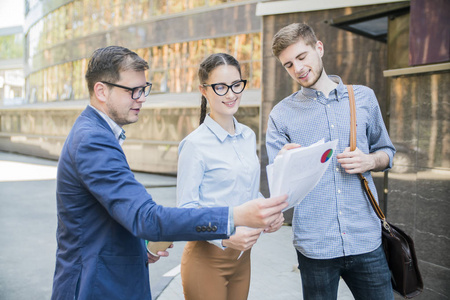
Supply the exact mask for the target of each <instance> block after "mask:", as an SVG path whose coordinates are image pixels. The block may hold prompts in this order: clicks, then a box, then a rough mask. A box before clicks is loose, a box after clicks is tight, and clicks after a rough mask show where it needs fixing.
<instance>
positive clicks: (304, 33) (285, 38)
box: [272, 23, 317, 57]
mask: <svg viewBox="0 0 450 300" xmlns="http://www.w3.org/2000/svg"><path fill="white" fill-rule="evenodd" d="M300 39H303V41H304V42H305V44H306V45H310V46H311V47H314V46H315V45H316V43H317V37H316V34H315V33H314V30H313V29H312V28H311V27H310V26H308V25H306V24H305V23H293V24H290V25H288V26H285V27H283V28H281V29H280V30H279V31H278V32H277V33H276V34H275V35H274V36H273V39H272V52H273V55H275V56H276V57H279V56H280V54H281V52H282V51H283V50H284V49H286V48H287V47H289V46H290V45H292V44H295V43H297V42H298V41H299V40H300Z"/></svg>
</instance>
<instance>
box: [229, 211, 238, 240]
mask: <svg viewBox="0 0 450 300" xmlns="http://www.w3.org/2000/svg"><path fill="white" fill-rule="evenodd" d="M235 231H236V227H235V226H234V218H233V207H228V229H227V235H228V236H232V235H233V234H234V232H235Z"/></svg>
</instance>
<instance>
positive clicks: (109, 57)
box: [85, 46, 149, 95]
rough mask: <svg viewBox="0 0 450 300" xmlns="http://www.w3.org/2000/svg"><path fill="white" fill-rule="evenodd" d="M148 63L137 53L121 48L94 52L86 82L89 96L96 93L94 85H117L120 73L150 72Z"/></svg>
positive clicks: (116, 47) (102, 49)
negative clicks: (131, 71) (129, 71)
mask: <svg viewBox="0 0 450 300" xmlns="http://www.w3.org/2000/svg"><path fill="white" fill-rule="evenodd" d="M148 68H149V67H148V63H147V62H146V61H145V60H143V59H142V58H141V57H139V55H137V54H136V53H135V52H133V51H131V50H129V49H127V48H124V47H120V46H108V47H105V48H100V49H97V50H95V51H94V53H93V54H92V56H91V58H90V60H89V64H88V69H87V71H86V76H85V78H86V82H87V86H88V89H89V95H92V94H93V93H94V85H95V84H96V83H97V82H99V81H107V82H111V83H116V82H118V81H119V80H120V72H123V71H128V70H133V71H136V72H139V71H145V70H148Z"/></svg>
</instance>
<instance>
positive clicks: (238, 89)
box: [203, 79, 247, 96]
mask: <svg viewBox="0 0 450 300" xmlns="http://www.w3.org/2000/svg"><path fill="white" fill-rule="evenodd" d="M246 84H247V80H244V79H242V80H240V81H237V82H235V83H233V84H232V85H228V84H225V83H213V84H206V83H204V84H203V86H204V87H207V86H210V87H212V89H213V91H214V93H216V94H217V95H218V96H225V95H226V94H227V93H228V90H229V89H231V90H232V91H233V93H235V94H240V93H242V91H243V90H244V88H245V85H246Z"/></svg>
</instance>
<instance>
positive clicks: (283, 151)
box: [277, 143, 301, 156]
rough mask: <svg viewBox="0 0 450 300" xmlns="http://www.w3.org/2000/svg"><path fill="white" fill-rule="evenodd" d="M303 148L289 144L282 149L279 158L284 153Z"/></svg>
mask: <svg viewBox="0 0 450 300" xmlns="http://www.w3.org/2000/svg"><path fill="white" fill-rule="evenodd" d="M298 147H301V146H300V145H299V144H295V143H289V144H286V145H284V146H283V148H281V150H280V151H279V152H278V154H277V156H280V155H283V153H285V152H286V151H288V150H291V149H295V148H298Z"/></svg>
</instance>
